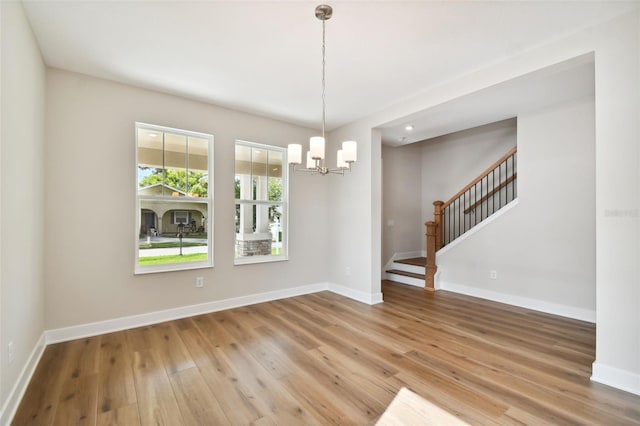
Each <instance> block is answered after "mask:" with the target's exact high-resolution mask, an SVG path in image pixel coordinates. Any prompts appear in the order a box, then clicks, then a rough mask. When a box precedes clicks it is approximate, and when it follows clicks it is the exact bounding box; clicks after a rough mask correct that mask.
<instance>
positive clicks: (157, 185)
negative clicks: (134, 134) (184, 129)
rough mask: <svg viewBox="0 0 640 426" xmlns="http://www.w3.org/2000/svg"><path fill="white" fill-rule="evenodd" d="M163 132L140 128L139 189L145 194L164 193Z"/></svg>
mask: <svg viewBox="0 0 640 426" xmlns="http://www.w3.org/2000/svg"><path fill="white" fill-rule="evenodd" d="M162 136H163V135H162V132H154V131H152V130H148V129H143V128H139V129H138V191H139V193H140V191H141V193H142V194H144V195H162V185H161V183H162V181H163V175H164V169H163V154H162V151H163V146H162Z"/></svg>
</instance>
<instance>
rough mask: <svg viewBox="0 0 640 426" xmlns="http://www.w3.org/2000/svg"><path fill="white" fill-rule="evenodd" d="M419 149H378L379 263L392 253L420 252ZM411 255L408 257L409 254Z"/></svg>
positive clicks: (409, 146)
mask: <svg viewBox="0 0 640 426" xmlns="http://www.w3.org/2000/svg"><path fill="white" fill-rule="evenodd" d="M421 190H422V146H421V145H420V144H411V145H407V146H403V147H398V148H394V147H390V146H386V145H383V146H382V264H383V265H385V264H386V263H387V262H388V261H389V260H390V259H391V258H392V257H393V256H394V255H395V254H400V256H401V257H402V256H403V255H402V254H401V253H411V252H416V251H417V252H420V250H421V247H422V245H424V243H423V242H422V240H424V234H425V231H424V229H423V228H424V222H425V220H424V216H423V214H422V194H421ZM409 255H411V254H409Z"/></svg>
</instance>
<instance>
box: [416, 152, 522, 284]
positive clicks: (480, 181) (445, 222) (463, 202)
mask: <svg viewBox="0 0 640 426" xmlns="http://www.w3.org/2000/svg"><path fill="white" fill-rule="evenodd" d="M517 154H518V149H517V147H514V148H512V149H511V150H509V152H507V153H506V154H505V155H503V156H502V157H501V158H500V159H499V160H498V161H496V162H495V163H493V164H492V165H491V166H489V168H488V169H486V170H485V171H484V172H483V173H482V174H481V175H480V176H478V177H477V178H475V179H474V180H473V181H471V183H469V184H468V185H467V186H465V187H464V188H462V189H461V190H460V191H458V192H457V193H456V195H454V196H453V197H451V198H450V199H449V200H448V201H447V202H443V201H434V202H433V207H434V212H433V217H434V220H433V221H429V222H426V223H425V225H426V226H427V234H426V235H427V263H426V265H425V286H424V288H425V289H426V290H429V291H435V274H436V271H437V270H438V267H437V265H436V252H437V251H438V250H440V249H441V248H443V247H444V246H446V245H447V244H450V243H451V242H453V241H454V240H455V239H456V238H459V237H460V236H462V235H463V234H464V233H466V232H468V231H469V230H471V229H472V228H473V227H475V226H476V225H478V224H479V223H481V222H482V221H484V220H485V219H487V218H488V217H489V216H491V215H493V214H494V213H496V212H497V211H498V210H500V209H502V208H503V207H504V206H506V205H507V204H509V203H510V202H511V201H513V200H515V199H516V197H517V187H516V180H517V178H518V173H517V162H516V160H517Z"/></svg>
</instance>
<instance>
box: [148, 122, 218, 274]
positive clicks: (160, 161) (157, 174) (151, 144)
mask: <svg viewBox="0 0 640 426" xmlns="http://www.w3.org/2000/svg"><path fill="white" fill-rule="evenodd" d="M136 147H137V187H136V193H137V207H136V211H137V214H138V222H137V224H138V225H137V230H138V232H137V237H136V238H137V250H136V272H139V273H141V272H156V271H161V270H175V269H183V268H193V267H203V266H211V265H212V264H213V259H212V248H211V246H212V244H211V242H212V238H211V232H210V231H211V230H210V227H211V223H210V221H209V217H210V212H211V211H212V205H211V200H212V197H211V193H210V191H209V188H210V187H211V188H213V182H212V181H211V182H210V177H212V176H213V175H212V173H211V172H212V171H211V158H210V153H211V150H212V147H213V136H211V135H206V134H201V133H195V132H189V131H184V130H176V129H170V128H165V127H160V126H154V125H149V124H142V123H136Z"/></svg>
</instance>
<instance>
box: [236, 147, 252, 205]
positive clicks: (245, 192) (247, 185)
mask: <svg viewBox="0 0 640 426" xmlns="http://www.w3.org/2000/svg"><path fill="white" fill-rule="evenodd" d="M235 197H236V200H239V199H243V200H251V199H252V198H253V197H252V196H251V148H249V147H248V146H243V145H237V144H236V177H235Z"/></svg>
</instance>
